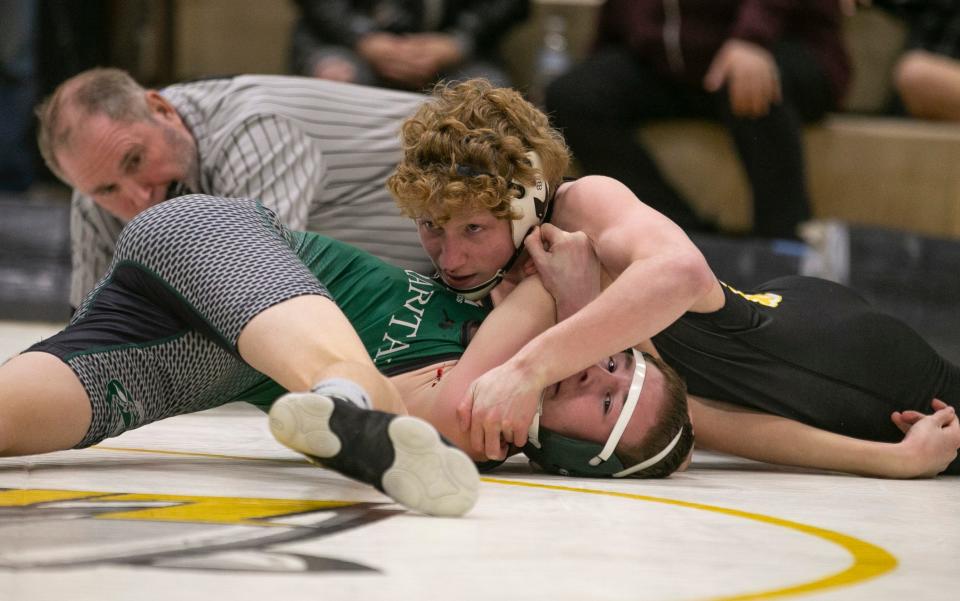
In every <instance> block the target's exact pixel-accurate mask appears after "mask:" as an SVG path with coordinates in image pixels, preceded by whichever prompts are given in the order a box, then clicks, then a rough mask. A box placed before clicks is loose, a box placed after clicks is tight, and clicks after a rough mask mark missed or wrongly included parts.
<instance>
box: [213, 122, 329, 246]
mask: <svg viewBox="0 0 960 601" xmlns="http://www.w3.org/2000/svg"><path fill="white" fill-rule="evenodd" d="M212 164H213V165H214V167H213V171H212V172H211V173H210V176H211V178H212V182H213V190H214V193H215V194H216V195H217V196H225V197H228V198H253V199H255V200H258V201H260V202H261V203H262V204H263V206H265V207H267V208H268V209H270V210H271V211H273V212H274V213H276V214H277V216H278V217H279V218H280V221H281V222H283V224H284V225H286V226H287V227H289V228H290V229H294V230H305V229H307V220H308V218H309V215H310V206H311V204H312V202H313V200H314V199H315V198H317V196H318V195H319V192H320V190H321V188H322V186H323V181H322V175H323V173H322V170H323V168H324V167H323V165H324V162H323V157H322V156H320V152H319V151H318V150H317V148H316V145H315V144H314V143H313V142H312V141H311V140H310V137H309V136H307V135H306V134H305V133H303V131H301V130H300V129H299V128H298V127H296V126H295V125H294V124H292V123H291V122H290V121H289V120H288V119H285V118H283V117H280V116H277V115H256V116H254V117H250V118H249V119H247V120H245V121H243V122H242V123H241V124H240V125H239V126H237V127H236V129H235V130H234V131H233V132H231V134H230V137H229V139H228V141H227V142H226V143H225V144H224V145H223V150H221V152H220V156H218V157H217V158H216V160H214V161H212Z"/></svg>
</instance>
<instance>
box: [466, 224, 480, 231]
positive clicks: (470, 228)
mask: <svg viewBox="0 0 960 601" xmlns="http://www.w3.org/2000/svg"><path fill="white" fill-rule="evenodd" d="M466 229H467V232H468V233H471V234H476V233H477V232H479V231H481V230H482V229H483V226H482V225H478V224H476V223H468V224H467V227H466Z"/></svg>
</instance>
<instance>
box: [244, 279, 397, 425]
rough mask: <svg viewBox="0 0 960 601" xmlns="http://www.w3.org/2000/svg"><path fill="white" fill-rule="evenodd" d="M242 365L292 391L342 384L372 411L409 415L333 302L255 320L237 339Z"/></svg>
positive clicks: (270, 312)
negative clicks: (363, 396)
mask: <svg viewBox="0 0 960 601" xmlns="http://www.w3.org/2000/svg"><path fill="white" fill-rule="evenodd" d="M237 349H238V350H239V351H240V356H241V357H243V360H244V361H246V362H247V363H249V364H250V365H251V366H253V368H254V369H256V370H258V371H261V372H263V373H265V374H267V375H269V376H270V377H271V378H272V379H273V380H274V381H275V382H277V383H278V384H280V385H281V386H283V387H284V388H286V389H287V390H292V391H306V390H310V389H311V388H312V387H313V386H314V385H316V384H317V383H318V382H323V381H325V380H331V379H335V378H342V379H345V380H349V381H351V382H355V383H356V384H357V385H358V386H360V387H361V388H362V389H363V390H365V391H366V392H367V393H368V394H369V396H370V401H371V405H372V408H374V409H379V410H380V411H387V412H390V413H399V414H405V413H407V411H406V408H405V407H404V405H403V402H402V401H401V399H400V394H399V392H397V389H396V388H395V387H394V385H393V384H392V383H391V382H390V380H388V379H387V378H385V377H384V376H383V375H381V374H380V372H379V371H377V368H376V367H374V365H373V362H372V361H371V360H370V356H369V355H368V354H367V351H366V349H365V348H364V346H363V343H362V342H360V337H359V336H358V335H357V333H356V331H355V330H354V329H353V327H352V326H351V325H350V322H349V321H347V318H346V317H345V316H344V315H343V313H342V312H341V311H340V309H339V308H338V307H337V306H336V304H334V302H333V301H331V300H330V299H328V298H325V297H322V296H316V295H305V296H298V297H295V298H291V299H289V300H286V301H284V302H282V303H280V304H277V305H274V306H273V307H270V308H269V309H266V310H265V311H263V312H262V313H260V314H258V315H257V316H256V317H254V318H253V319H251V320H250V322H249V323H248V324H247V325H246V327H245V328H243V330H241V332H240V336H239V337H238V339H237Z"/></svg>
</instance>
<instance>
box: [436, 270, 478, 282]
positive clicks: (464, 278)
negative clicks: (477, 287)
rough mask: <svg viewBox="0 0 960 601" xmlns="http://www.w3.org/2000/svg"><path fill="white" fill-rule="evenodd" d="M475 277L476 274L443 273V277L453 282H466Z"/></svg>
mask: <svg viewBox="0 0 960 601" xmlns="http://www.w3.org/2000/svg"><path fill="white" fill-rule="evenodd" d="M474 277H475V274H470V275H452V274H449V273H444V274H443V279H445V280H446V281H447V282H449V283H451V284H464V283H466V282H469V281H471V280H472V279H473V278H474Z"/></svg>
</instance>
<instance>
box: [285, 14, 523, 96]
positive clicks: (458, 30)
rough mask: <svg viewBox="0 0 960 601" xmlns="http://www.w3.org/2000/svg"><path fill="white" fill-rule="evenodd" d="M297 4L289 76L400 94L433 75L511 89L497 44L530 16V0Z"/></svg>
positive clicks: (430, 80) (423, 83)
mask: <svg viewBox="0 0 960 601" xmlns="http://www.w3.org/2000/svg"><path fill="white" fill-rule="evenodd" d="M296 2H297V5H298V6H299V7H300V12H301V18H300V21H299V23H298V24H297V26H296V29H295V31H294V35H293V48H292V54H293V57H292V59H293V68H294V72H296V73H298V74H301V75H308V76H312V77H318V78H320V79H331V80H335V81H344V82H350V83H359V84H365V85H380V86H387V87H393V88H401V89H407V90H420V89H422V88H424V87H425V86H427V85H429V84H430V83H432V82H434V81H436V80H437V79H440V78H448V79H468V78H471V77H485V78H487V79H489V80H491V81H492V82H494V83H495V84H497V85H503V86H508V85H510V83H509V77H508V76H507V74H506V72H505V71H504V68H503V63H502V61H501V60H500V58H499V57H498V48H499V44H500V40H501V39H502V37H503V35H504V34H505V33H507V32H508V31H509V30H510V28H511V27H512V26H513V25H515V24H517V23H519V22H521V21H522V20H523V19H525V18H526V17H527V13H528V11H529V0H433V1H430V0H296Z"/></svg>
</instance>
